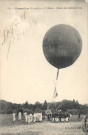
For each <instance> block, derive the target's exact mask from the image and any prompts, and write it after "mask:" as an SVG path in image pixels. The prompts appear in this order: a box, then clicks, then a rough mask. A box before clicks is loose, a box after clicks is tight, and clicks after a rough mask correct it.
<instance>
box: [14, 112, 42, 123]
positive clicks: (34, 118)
mask: <svg viewBox="0 0 88 135" xmlns="http://www.w3.org/2000/svg"><path fill="white" fill-rule="evenodd" d="M22 119H24V121H25V122H26V123H30V122H41V121H42V113H34V114H32V113H29V114H27V112H24V113H23V114H22V113H21V112H18V114H17V116H16V113H15V112H13V122H15V121H16V120H22Z"/></svg>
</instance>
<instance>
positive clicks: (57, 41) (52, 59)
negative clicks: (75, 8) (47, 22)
mask: <svg viewBox="0 0 88 135" xmlns="http://www.w3.org/2000/svg"><path fill="white" fill-rule="evenodd" d="M81 49H82V39H81V36H80V34H79V33H78V31H77V30H76V29H74V28H73V27H72V26H69V25H65V24H59V25H55V26H54V27H52V28H51V29H49V30H48V31H47V32H46V34H45V36H44V39H43V52H44V55H45V58H46V59H47V61H48V62H49V63H50V64H51V65H53V66H55V67H56V68H59V69H60V68H65V67H68V66H70V65H72V64H73V63H74V62H75V61H76V59H77V58H78V57H79V55H80V53H81Z"/></svg>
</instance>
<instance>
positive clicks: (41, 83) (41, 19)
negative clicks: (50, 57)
mask: <svg viewBox="0 0 88 135" xmlns="http://www.w3.org/2000/svg"><path fill="white" fill-rule="evenodd" d="M1 4H2V5H3V6H2V7H3V9H2V8H1V9H0V10H1V11H0V12H2V14H1V16H0V20H2V22H1V24H2V25H1V26H0V27H1V28H0V29H1V32H0V36H1V39H0V43H1V90H0V98H1V99H5V100H7V101H11V102H15V103H24V102H26V101H28V102H29V103H35V102H36V101H39V102H44V100H47V101H53V98H52V97H53V92H54V87H55V79H56V72H57V69H56V68H55V67H53V66H52V65H50V64H49V63H48V62H47V60H46V59H45V57H44V54H43V49H42V42H43V37H44V35H45V33H46V32H47V30H48V29H49V28H51V27H52V26H54V25H57V24H68V25H71V26H73V27H74V28H75V29H77V30H78V32H79V33H80V35H81V37H82V52H81V55H80V57H79V58H78V59H77V61H76V62H75V63H74V64H73V65H72V66H69V67H67V68H64V69H61V70H60V73H59V79H58V83H57V91H58V97H57V98H56V99H55V101H61V100H63V99H68V100H73V99H75V100H78V101H79V103H82V104H85V103H88V42H87V38H88V31H87V9H86V5H85V4H82V3H80V6H79V3H73V2H70V3H65V2H63V3H60V2H58V3H57V2H55V1H52V2H48V1H47V2H44V1H42V2H40V1H37V2H35V1H34V2H33V1H30V2H27V1H25V2H17V1H16V2H15V3H14V2H11V1H10V3H9V2H2V3H1ZM24 7H26V8H31V7H32V8H31V9H18V8H24ZM35 7H37V8H38V7H39V8H44V9H33V8H35ZM47 7H53V8H54V9H47ZM57 7H59V8H61V7H62V8H63V7H65V8H66V7H81V8H79V9H75V10H73V9H56V8H57ZM10 8H11V9H10Z"/></svg>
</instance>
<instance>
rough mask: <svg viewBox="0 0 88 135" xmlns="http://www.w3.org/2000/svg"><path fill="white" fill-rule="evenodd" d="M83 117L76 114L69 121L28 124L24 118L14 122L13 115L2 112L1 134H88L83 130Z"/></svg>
mask: <svg viewBox="0 0 88 135" xmlns="http://www.w3.org/2000/svg"><path fill="white" fill-rule="evenodd" d="M82 119H83V116H81V118H80V120H78V119H77V116H75V115H74V116H72V117H71V119H70V121H69V122H61V123H60V122H59V123H52V122H49V121H43V122H36V123H31V124H26V123H25V122H24V120H21V121H18V120H17V121H16V122H15V123H13V122H12V115H5V114H2V115H1V114H0V135H87V134H85V133H84V132H83V131H82Z"/></svg>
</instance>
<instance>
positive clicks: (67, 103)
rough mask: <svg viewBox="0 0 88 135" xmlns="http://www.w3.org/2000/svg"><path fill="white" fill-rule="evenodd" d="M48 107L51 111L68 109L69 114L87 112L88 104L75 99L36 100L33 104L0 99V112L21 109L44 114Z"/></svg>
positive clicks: (9, 112) (5, 112)
mask: <svg viewBox="0 0 88 135" xmlns="http://www.w3.org/2000/svg"><path fill="white" fill-rule="evenodd" d="M47 109H50V110H51V111H52V112H53V111H55V110H62V111H64V112H65V111H68V112H69V113H71V114H73V115H74V114H78V113H80V114H88V105H87V104H85V105H82V104H79V102H78V101H76V100H72V101H71V100H66V99H64V100H62V101H60V102H47V101H46V100H45V101H44V103H40V102H36V103H35V104H30V103H28V102H27V101H26V102H25V103H23V104H17V103H12V102H7V101H5V100H0V114H12V113H13V111H16V112H17V110H21V111H22V112H24V111H26V112H28V113H30V112H31V113H34V112H42V113H43V114H45V110H47Z"/></svg>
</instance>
